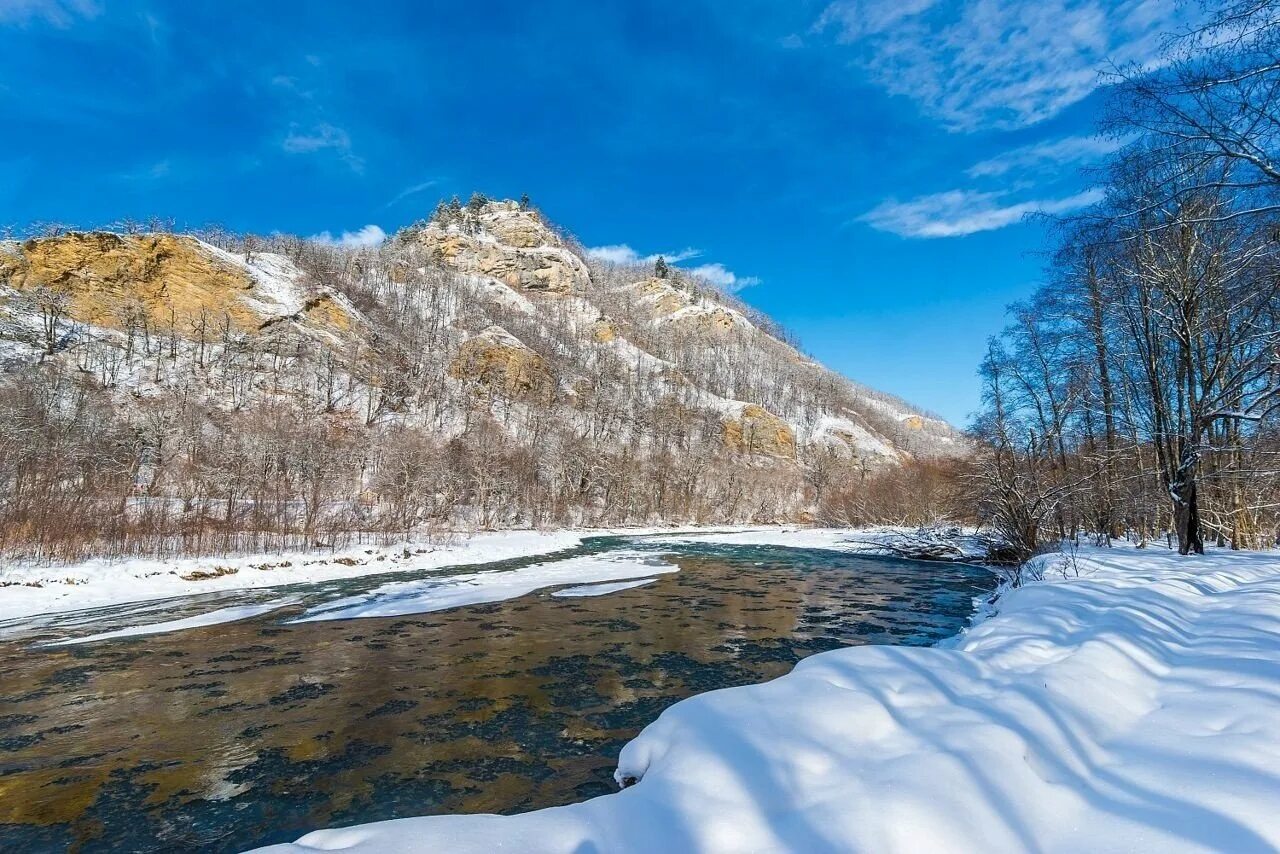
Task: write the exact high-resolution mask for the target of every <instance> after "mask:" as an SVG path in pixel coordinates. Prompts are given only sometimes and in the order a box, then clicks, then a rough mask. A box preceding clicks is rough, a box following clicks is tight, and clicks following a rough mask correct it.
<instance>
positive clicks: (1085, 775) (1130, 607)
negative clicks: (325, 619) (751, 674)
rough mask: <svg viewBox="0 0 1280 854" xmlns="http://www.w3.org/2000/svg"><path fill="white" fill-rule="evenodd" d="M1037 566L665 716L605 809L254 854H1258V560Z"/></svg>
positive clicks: (589, 806)
mask: <svg viewBox="0 0 1280 854" xmlns="http://www.w3.org/2000/svg"><path fill="white" fill-rule="evenodd" d="M1038 560H1040V561H1041V565H1042V566H1045V567H1046V568H1048V569H1051V570H1053V576H1054V577H1053V578H1052V580H1049V581H1044V582H1038V583H1033V584H1030V585H1028V586H1026V587H1023V588H1022V589H1020V590H1016V591H1013V592H1012V593H1010V594H1008V595H1007V596H1006V597H1004V598H1003V599H1002V600H1001V602H1000V612H999V614H997V615H996V616H993V617H990V618H989V619H987V620H986V621H984V622H982V623H981V624H979V625H978V626H977V627H975V628H974V629H972V630H970V631H969V632H968V634H967V635H965V636H964V637H963V638H961V639H960V640H959V642H958V643H956V644H955V645H954V646H951V647H949V648H945V649H943V648H903V647H889V646H858V647H850V648H846V649H840V650H836V651H833V652H828V653H824V654H820V655H815V656H812V657H811V658H807V659H805V660H804V661H802V662H801V663H800V664H799V665H798V666H797V667H796V668H795V670H794V671H792V672H791V673H790V674H788V675H787V676H783V677H782V678H780V679H775V680H773V681H772V682H767V683H764V684H761V685H753V686H748V687H742V688H730V689H726V690H722V691H713V692H710V693H707V694H702V695H699V696H696V697H693V698H691V699H688V700H684V701H682V702H680V703H677V704H676V705H674V706H672V707H671V708H669V709H667V711H666V712H664V713H663V714H662V716H661V717H659V718H658V720H657V721H656V722H654V723H653V724H651V725H650V726H648V727H647V728H646V729H645V730H644V731H643V732H642V733H641V734H640V735H639V736H638V737H637V738H636V739H635V740H633V741H632V742H630V743H629V744H628V745H627V746H626V747H625V748H624V749H623V751H622V754H621V757H620V759H619V766H618V775H619V778H620V779H623V780H626V778H632V779H638V780H639V782H638V784H637V785H634V786H631V787H630V788H627V789H625V790H623V791H621V792H618V793H616V794H611V795H604V796H601V797H597V798H595V799H593V800H589V801H586V802H584V803H579V804H574V805H571V806H566V807H559V808H554V809H545V810H540V811H537V812H532V813H527V814H524V815H515V816H484V815H450V816H437V817H424V818H409V819H401V820H398V821H387V822H381V823H373V824H367V825H360V826H355V827H350V828H345V829H335V830H324V831H319V832H316V833H311V834H308V835H307V836H305V837H303V838H302V839H301V840H299V841H298V843H296V844H295V845H285V846H278V847H275V848H273V849H272V850H273V851H274V852H276V854H286V853H288V854H302V852H307V851H316V850H325V851H338V850H342V851H348V852H368V854H372V852H378V854H397V852H405V854H407V852H425V851H450V852H484V854H487V852H492V851H499V850H513V851H515V850H519V851H525V852H565V854H569V852H584V851H610V852H654V851H663V852H665V851H702V852H741V851H752V852H792V851H805V852H827V851H875V852H919V851H932V852H971V851H990V852H1006V851H1008V852H1022V851H1046V852H1076V851H1097V852H1120V851H1160V852H1193V851H1194V852H1205V851H1232V852H1255V851H1256V852H1262V851H1267V852H1273V851H1276V850H1280V814H1278V813H1277V811H1276V805H1277V804H1280V735H1277V732H1276V726H1275V724H1276V722H1277V721H1280V555H1278V554H1275V553H1272V554H1247V553H1240V552H1235V553H1232V552H1226V551H1220V552H1218V551H1216V552H1214V553H1213V554H1211V555H1208V556H1205V557H1202V558H1182V559H1180V558H1179V557H1178V556H1177V555H1174V554H1170V553H1168V552H1162V551H1157V550H1155V549H1154V548H1151V549H1148V550H1144V551H1136V550H1133V549H1127V548H1117V549H1115V550H1095V549H1089V550H1084V551H1082V552H1081V553H1080V555H1079V556H1078V558H1077V559H1076V560H1075V561H1074V562H1071V561H1068V560H1067V559H1066V558H1064V557H1063V556H1060V555H1052V556H1045V557H1044V558H1041V559H1038ZM628 782H629V781H628Z"/></svg>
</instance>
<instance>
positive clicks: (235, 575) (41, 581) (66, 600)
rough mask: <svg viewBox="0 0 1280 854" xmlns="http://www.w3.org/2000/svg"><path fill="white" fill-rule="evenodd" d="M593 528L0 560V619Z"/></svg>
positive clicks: (383, 566) (402, 561)
mask: <svg viewBox="0 0 1280 854" xmlns="http://www.w3.org/2000/svg"><path fill="white" fill-rule="evenodd" d="M595 533H607V532H603V531H602V532H589V531H588V532H584V531H554V532H542V531H498V532H493V533H481V534H475V535H473V536H470V537H465V536H460V537H458V538H457V539H456V541H454V542H448V543H444V544H432V543H427V542H409V543H398V544H396V545H392V546H352V547H350V548H347V549H341V550H339V551H337V552H335V553H333V554H326V553H316V552H298V553H286V554H253V555H238V556H235V557H201V558H137V559H123V560H105V559H104V560H91V561H85V562H83V563H77V564H74V565H70V566H65V565H35V564H21V563H11V564H4V565H0V620H8V619H14V618H17V617H27V616H31V615H34V614H47V613H58V612H66V611H77V610H81V609H85V608H101V607H106V606H109V605H119V604H123V603H126V602H142V601H147V600H152V599H168V598H172V597H176V596H194V595H198V594H201V593H219V592H224V591H230V590H256V589H262V588H267V587H279V586H282V585H286V584H299V583H305V582H312V581H331V580H334V579H340V578H353V577H356V576H362V575H373V574H375V573H382V572H403V571H405V570H413V569H434V568H437V567H444V566H463V565H468V564H478V563H489V562H492V561H499V560H508V559H510V558H520V557H530V556H533V555H540V554H546V553H548V552H554V551H559V550H561V549H568V548H572V547H574V546H576V545H578V544H579V543H581V542H582V540H583V538H584V537H587V536H591V535H592V534H595ZM406 552H407V555H406Z"/></svg>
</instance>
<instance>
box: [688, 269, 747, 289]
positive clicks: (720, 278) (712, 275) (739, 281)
mask: <svg viewBox="0 0 1280 854" xmlns="http://www.w3.org/2000/svg"><path fill="white" fill-rule="evenodd" d="M687 272H688V273H689V275H691V276H694V277H695V278H699V279H703V280H704V281H706V282H709V283H710V284H712V285H715V286H716V287H717V288H719V289H720V290H722V291H726V292H728V293H735V292H737V291H740V290H742V289H743V288H749V287H751V286H752V285H758V284H760V279H759V278H757V277H756V276H739V275H737V274H736V273H734V272H733V271H732V270H729V269H727V268H726V267H725V266H724V265H723V264H702V265H699V266H697V267H691V268H690V269H689V270H688V271H687Z"/></svg>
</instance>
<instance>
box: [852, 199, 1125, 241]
mask: <svg viewBox="0 0 1280 854" xmlns="http://www.w3.org/2000/svg"><path fill="white" fill-rule="evenodd" d="M1101 199H1102V191H1100V190H1085V191H1084V192H1081V193H1076V194H1074V195H1070V196H1066V197H1064V198H1056V199H1032V200H1026V201H1013V200H1011V199H1010V198H1009V195H1008V194H1007V193H1005V192H983V191H979V190H949V191H947V192H945V193H934V194H932V195H928V196H920V197H918V198H915V199H911V200H910V201H906V202H899V201H897V200H895V199H889V200H887V201H884V202H881V203H880V204H879V205H877V206H876V207H875V208H873V209H872V210H870V211H868V212H867V213H865V214H863V215H862V216H860V217H858V221H859V222H865V223H866V224H867V225H869V226H871V227H872V228H874V229H877V230H879V231H887V232H890V233H892V234H897V235H900V236H902V237H924V238H931V237H963V236H964V235H966V234H976V233H977V232H980V231H994V230H995V229H997V228H1004V227H1005V226H1007V225H1013V224H1014V223H1017V222H1020V221H1022V220H1023V219H1024V218H1025V217H1027V216H1028V215H1029V214H1035V213H1045V214H1063V213H1070V212H1071V211H1074V210H1079V209H1080V208H1084V207H1088V206H1089V205H1091V204H1093V203H1094V202H1097V201H1100V200H1101Z"/></svg>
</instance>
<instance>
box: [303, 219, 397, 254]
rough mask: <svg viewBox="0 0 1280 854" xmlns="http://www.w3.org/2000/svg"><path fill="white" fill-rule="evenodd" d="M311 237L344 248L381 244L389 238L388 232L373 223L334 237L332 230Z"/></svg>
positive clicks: (319, 241)
mask: <svg viewBox="0 0 1280 854" xmlns="http://www.w3.org/2000/svg"><path fill="white" fill-rule="evenodd" d="M311 239H312V240H314V241H316V242H317V243H323V244H324V245H326V246H340V247H342V248H343V249H360V248H362V247H366V246H380V245H382V243H384V242H385V241H386V239H387V233H386V232H385V231H383V230H382V229H381V228H380V227H379V226H376V225H374V224H372V223H370V224H369V225H366V226H365V227H364V228H359V229H356V230H355V231H344V232H342V234H341V235H339V236H337V237H334V236H333V233H332V232H328V231H322V232H320V233H319V234H313V235H311Z"/></svg>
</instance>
